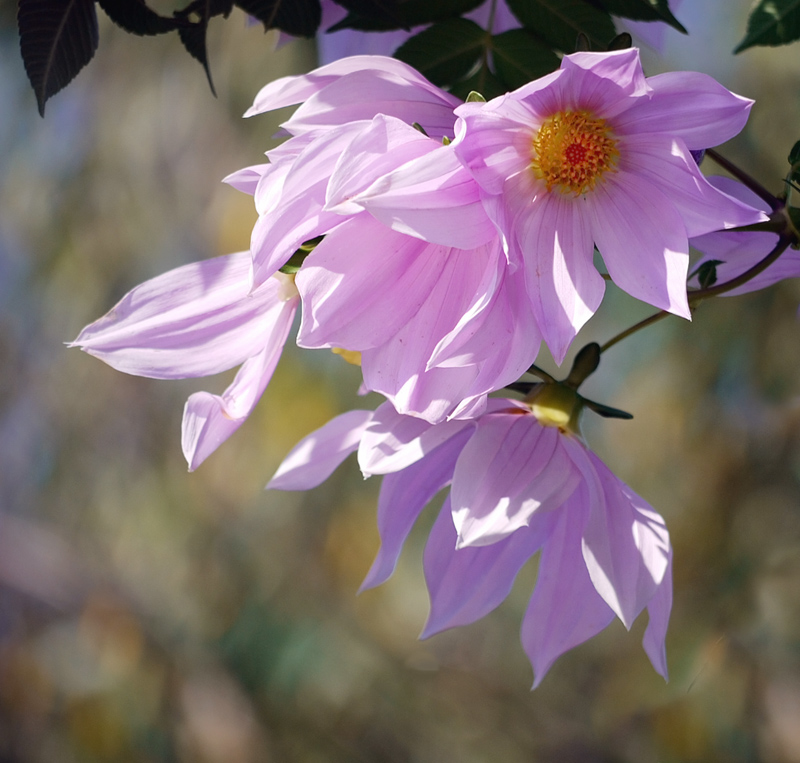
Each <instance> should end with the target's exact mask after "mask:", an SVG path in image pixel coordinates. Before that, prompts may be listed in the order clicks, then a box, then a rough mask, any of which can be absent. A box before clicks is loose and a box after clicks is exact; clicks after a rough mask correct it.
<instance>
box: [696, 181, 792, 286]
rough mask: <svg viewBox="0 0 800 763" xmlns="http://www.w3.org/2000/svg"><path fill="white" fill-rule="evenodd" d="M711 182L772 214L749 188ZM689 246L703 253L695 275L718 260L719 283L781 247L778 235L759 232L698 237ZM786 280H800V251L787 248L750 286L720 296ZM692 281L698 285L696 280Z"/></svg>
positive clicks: (721, 189) (734, 182)
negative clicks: (778, 245) (709, 263)
mask: <svg viewBox="0 0 800 763" xmlns="http://www.w3.org/2000/svg"><path fill="white" fill-rule="evenodd" d="M710 182H711V184H712V185H714V186H715V187H716V188H718V189H719V190H720V191H723V192H724V193H726V194H728V195H729V196H732V197H733V198H735V199H739V201H742V202H744V203H745V204H749V205H750V206H752V207H755V208H756V209H759V210H762V211H763V212H765V213H768V212H770V211H771V210H770V207H769V204H767V202H766V201H764V200H763V199H762V198H761V197H759V196H758V195H757V194H755V193H754V192H753V191H751V190H750V189H749V188H747V187H746V186H744V185H742V184H741V183H739V182H738V181H736V180H732V179H731V178H726V177H713V178H710ZM689 243H691V245H692V246H693V247H694V248H695V249H697V250H698V251H700V252H702V253H703V257H702V258H701V259H700V260H698V261H697V263H696V264H695V267H694V272H695V273H697V271H698V270H699V269H700V268H701V267H702V266H703V265H704V264H705V263H707V262H710V261H711V260H716V262H717V264H716V266H715V267H716V274H717V280H716V283H717V284H722V283H725V282H726V281H731V280H732V279H734V278H736V277H737V276H740V275H741V274H742V273H744V272H745V271H747V270H750V268H752V267H753V266H755V265H757V264H758V263H759V262H761V260H763V259H764V258H765V257H766V256H767V255H768V254H769V253H770V252H771V251H772V250H773V249H774V248H775V246H776V245H777V244H778V234H777V233H756V232H750V231H717V232H714V233H707V234H705V235H704V236H697V237H696V238H693V239H692V240H691V241H690V242H689ZM786 278H800V252H798V251H797V250H795V249H787V250H786V251H785V252H784V253H783V254H781V256H780V257H778V259H777V260H775V262H773V263H772V264H771V265H770V266H769V267H768V268H767V269H766V270H764V271H762V272H761V273H759V274H758V275H757V276H755V278H751V279H750V280H749V281H748V282H747V283H745V284H743V285H742V286H739V287H737V288H735V289H731V290H730V291H726V292H723V293H722V294H721V295H720V296H728V297H732V296H735V295H737V294H747V293H748V292H751V291H757V290H759V289H765V288H767V286H772V285H773V284H776V283H778V281H783V280H784V279H786ZM692 282H693V283H694V284H695V285H698V284H697V279H696V278H693V279H692Z"/></svg>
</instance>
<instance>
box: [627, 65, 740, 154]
mask: <svg viewBox="0 0 800 763" xmlns="http://www.w3.org/2000/svg"><path fill="white" fill-rule="evenodd" d="M647 84H648V85H649V86H650V88H651V90H652V97H651V98H650V100H648V101H640V102H639V103H637V104H635V105H634V106H633V107H632V108H630V109H629V110H628V111H626V112H625V113H624V114H621V115H620V116H618V117H617V118H616V119H615V120H614V129H615V131H616V132H617V133H619V134H622V135H630V134H633V133H665V134H667V135H670V136H672V137H675V138H681V139H682V140H683V142H684V143H685V144H686V146H687V147H688V148H690V149H692V150H699V149H702V148H708V147H709V146H718V145H719V144H720V143H724V142H725V141H726V140H730V139H731V138H732V137H733V136H734V135H737V134H738V133H739V132H740V131H741V130H742V128H743V127H744V125H745V123H746V122H747V117H748V115H749V113H750V107H751V106H752V105H753V101H751V100H749V99H748V98H742V97H741V96H739V95H736V94H734V93H731V92H730V91H729V90H727V89H726V88H724V87H723V86H722V85H720V84H719V82H717V81H716V80H715V79H713V78H712V77H709V76H708V75H707V74H700V73H699V72H668V73H666V74H658V75H656V76H655V77H649V78H648V80H647Z"/></svg>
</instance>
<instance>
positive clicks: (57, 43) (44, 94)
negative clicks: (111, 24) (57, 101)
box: [17, 0, 98, 116]
mask: <svg viewBox="0 0 800 763" xmlns="http://www.w3.org/2000/svg"><path fill="white" fill-rule="evenodd" d="M17 23H18V24H19V39H20V50H21V52H22V61H23V63H24V64H25V71H26V72H27V74H28V79H29V80H30V81H31V85H32V87H33V92H34V93H35V94H36V101H37V102H38V104H39V113H40V114H41V115H42V116H44V105H45V103H46V102H47V99H48V98H50V96H52V95H54V94H55V93H57V92H58V91H59V90H61V88H63V87H65V86H66V85H67V84H68V83H69V82H71V81H72V79H73V78H74V77H75V75H76V74H77V73H78V72H79V71H80V70H81V69H83V67H84V66H86V64H88V63H89V61H91V60H92V56H93V55H94V52H95V50H97V40H98V35H97V15H96V14H95V10H94V0H19V10H18V12H17Z"/></svg>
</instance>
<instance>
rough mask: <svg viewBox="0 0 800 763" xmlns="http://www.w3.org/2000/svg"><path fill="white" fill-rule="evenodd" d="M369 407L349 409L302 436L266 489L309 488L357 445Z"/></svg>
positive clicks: (365, 423) (368, 417)
mask: <svg viewBox="0 0 800 763" xmlns="http://www.w3.org/2000/svg"><path fill="white" fill-rule="evenodd" d="M371 420H372V411H359V410H356V411H348V412H347V413H343V414H342V415H341V416H337V417H336V418H335V419H331V421H329V422H328V423H327V424H325V425H324V426H323V427H320V428H319V429H317V430H316V431H314V432H312V433H311V434H310V435H308V437H305V438H304V439H302V440H301V441H300V442H299V443H298V444H297V445H295V447H294V448H293V449H292V451H291V453H289V455H288V456H286V458H285V459H284V460H283V463H282V464H281V465H280V466H279V467H278V471H277V472H275V476H274V477H273V478H272V479H271V480H270V481H269V484H268V485H267V490H309V489H310V488H312V487H316V486H317V485H320V484H322V483H323V482H324V481H325V480H326V479H328V477H330V476H331V474H333V471H334V469H336V467H337V466H339V464H341V463H342V461H344V460H345V458H347V456H349V455H350V454H351V453H354V452H355V451H356V450H357V449H358V445H359V443H360V442H361V437H362V435H363V434H364V430H365V429H366V428H367V426H369V423H370V421H371Z"/></svg>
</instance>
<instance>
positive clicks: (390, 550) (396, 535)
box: [360, 428, 472, 591]
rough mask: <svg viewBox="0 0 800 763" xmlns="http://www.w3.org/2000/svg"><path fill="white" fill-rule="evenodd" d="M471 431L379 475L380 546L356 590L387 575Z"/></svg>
mask: <svg viewBox="0 0 800 763" xmlns="http://www.w3.org/2000/svg"><path fill="white" fill-rule="evenodd" d="M471 434H472V431H471V429H470V428H467V429H463V430H462V431H460V432H458V433H457V434H456V435H455V436H454V437H452V438H450V439H449V440H446V441H445V442H444V443H442V444H441V445H439V446H438V447H436V448H434V449H433V450H432V451H430V452H429V453H427V454H426V455H425V456H424V457H423V458H421V459H420V460H419V461H416V462H415V463H413V464H411V465H409V466H407V467H406V468H405V469H403V470H401V471H399V472H397V473H395V474H387V475H386V476H385V477H384V478H383V482H382V484H381V492H380V497H379V498H378V532H379V533H380V536H381V547H380V550H379V551H378V555H377V556H376V557H375V561H374V562H373V564H372V567H371V568H370V571H369V572H368V573H367V577H366V578H365V579H364V582H363V583H362V584H361V589H360V590H362V591H363V590H364V589H366V588H373V587H374V586H376V585H380V584H381V583H384V582H385V581H386V580H388V579H389V578H390V577H391V575H392V573H393V572H394V569H395V566H396V565H397V560H398V558H399V556H400V551H401V550H402V548H403V544H404V543H405V540H406V538H407V537H408V533H409V532H410V531H411V527H412V526H413V524H414V522H416V520H417V517H418V516H419V515H420V512H421V511H422V510H423V509H424V508H425V506H426V505H427V504H428V502H429V501H430V500H431V499H432V498H433V497H434V496H435V495H436V493H438V492H439V491H440V490H441V489H442V488H443V487H445V485H447V484H448V483H449V482H450V480H451V479H452V478H453V469H454V467H455V464H456V458H458V454H459V453H460V452H461V449H462V448H463V447H464V443H465V442H466V440H467V439H468V438H469V437H470V436H471ZM451 524H452V520H451Z"/></svg>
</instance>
